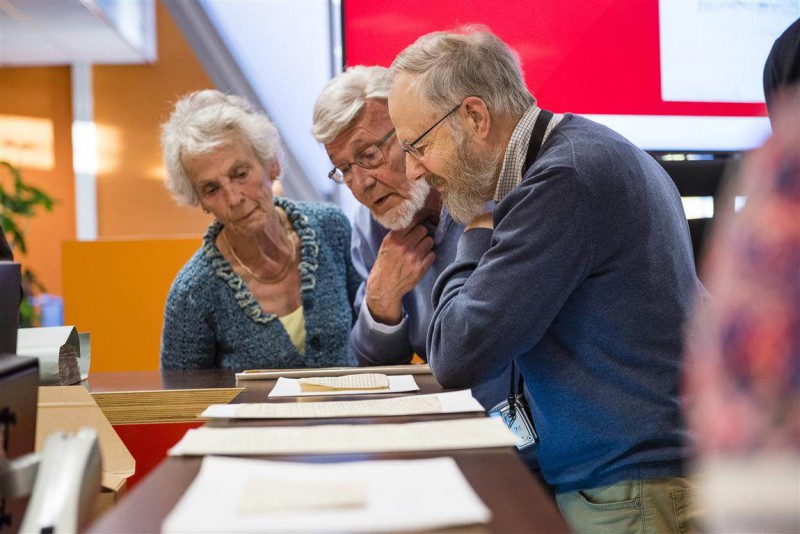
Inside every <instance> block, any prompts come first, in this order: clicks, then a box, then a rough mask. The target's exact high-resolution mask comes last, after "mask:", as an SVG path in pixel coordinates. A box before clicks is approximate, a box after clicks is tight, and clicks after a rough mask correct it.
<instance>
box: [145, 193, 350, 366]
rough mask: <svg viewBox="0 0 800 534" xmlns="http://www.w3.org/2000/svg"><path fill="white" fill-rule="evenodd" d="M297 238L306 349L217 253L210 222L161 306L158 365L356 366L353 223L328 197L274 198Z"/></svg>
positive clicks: (216, 227)
mask: <svg viewBox="0 0 800 534" xmlns="http://www.w3.org/2000/svg"><path fill="white" fill-rule="evenodd" d="M274 202H275V205H277V206H280V207H281V208H283V210H284V211H285V212H286V214H287V215H288V217H289V221H291V223H292V226H293V228H294V230H295V232H296V233H297V235H298V236H299V237H300V244H301V245H300V263H299V267H298V269H299V270H300V290H301V298H302V302H303V316H304V318H305V323H306V346H305V354H300V353H299V352H298V351H297V349H296V348H295V347H294V345H293V344H292V341H291V339H290V338H289V334H288V333H287V332H286V330H285V329H284V327H283V324H282V323H281V322H280V320H279V319H278V317H277V316H276V315H272V314H265V313H264V312H263V311H262V310H261V307H260V306H259V304H258V301H256V299H255V297H254V296H253V294H252V293H251V292H250V290H249V289H248V288H247V285H246V284H245V282H244V280H242V278H241V277H239V275H237V274H236V273H235V272H234V270H233V268H232V267H231V265H230V263H228V261H227V260H226V259H225V258H224V257H223V256H222V254H221V253H220V251H219V249H218V248H217V246H216V244H215V243H214V241H215V239H216V237H217V236H218V235H219V233H220V232H221V231H222V228H223V225H222V224H221V223H220V222H219V221H214V222H213V223H212V224H211V225H210V226H209V228H208V231H207V232H206V234H205V236H204V237H203V244H202V246H201V248H200V250H198V251H197V252H195V254H194V255H193V256H192V258H191V259H190V260H189V261H188V262H187V263H186V265H184V266H183V268H182V269H181V270H180V272H179V273H178V275H177V277H176V278H175V281H174V282H173V283H172V288H171V289H170V292H169V296H168V297H167V305H166V310H165V312H164V328H163V331H162V336H161V369H164V370H176V369H179V370H185V369H209V368H224V369H232V370H236V371H240V370H243V369H264V368H290V367H328V366H347V365H355V364H356V361H355V358H354V357H353V355H352V354H351V353H350V352H349V347H348V337H349V333H350V328H351V327H352V324H353V320H354V314H353V306H352V302H353V299H354V296H355V293H356V290H357V289H358V286H359V284H360V283H361V282H362V280H361V277H360V276H359V275H358V273H356V271H355V269H354V268H353V264H352V262H351V260H350V223H349V221H348V220H347V218H346V217H345V216H344V214H343V213H342V212H341V210H339V208H337V207H336V206H334V205H332V204H323V203H317V202H298V203H295V202H293V201H291V200H289V199H286V198H282V197H275V199H274Z"/></svg>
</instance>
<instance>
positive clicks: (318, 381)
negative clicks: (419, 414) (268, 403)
mask: <svg viewBox="0 0 800 534" xmlns="http://www.w3.org/2000/svg"><path fill="white" fill-rule="evenodd" d="M377 376H382V377H383V378H384V379H385V380H382V379H381V380H380V381H379V379H377V378H375V377H377ZM362 377H367V378H366V379H364V378H362ZM370 377H371V378H370ZM309 381H311V382H309ZM387 384H388V387H387ZM307 388H310V389H312V391H309V390H308V389H307ZM409 391H419V386H418V385H417V383H416V382H415V381H414V377H413V376H411V375H397V376H388V377H387V376H385V375H374V374H366V375H364V374H362V375H352V376H340V377H330V378H323V377H312V378H299V379H298V378H284V377H281V378H279V379H278V381H277V382H276V383H275V386H274V387H273V388H272V391H270V392H269V395H268V396H269V397H303V396H312V395H313V396H317V395H370V394H376V393H406V392H409Z"/></svg>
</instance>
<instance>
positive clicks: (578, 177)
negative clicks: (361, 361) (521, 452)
mask: <svg viewBox="0 0 800 534" xmlns="http://www.w3.org/2000/svg"><path fill="white" fill-rule="evenodd" d="M389 113H390V116H391V119H392V122H393V125H394V127H395V128H396V133H395V135H396V136H397V138H398V140H399V142H400V146H401V148H402V149H403V150H404V151H405V152H406V173H407V174H408V176H409V178H411V179H418V180H420V181H423V180H425V181H427V182H428V183H429V184H431V185H432V186H433V187H435V188H436V189H437V190H439V191H440V192H441V193H442V202H443V205H444V206H445V207H446V208H447V210H448V211H449V212H450V214H451V215H452V216H453V218H454V219H455V220H457V221H461V222H464V223H466V227H465V230H464V234H463V236H462V237H461V239H460V240H459V244H458V254H457V256H456V259H455V260H454V262H453V264H452V265H451V266H450V267H448V268H447V269H446V270H445V271H444V272H443V273H442V275H441V276H440V277H439V279H438V280H437V282H436V284H435V286H434V290H433V294H432V300H433V306H434V312H433V317H432V319H431V326H430V330H429V332H428V352H427V354H428V361H429V363H430V366H431V370H432V371H433V374H434V376H435V377H436V379H437V381H438V382H439V383H440V384H441V385H442V386H445V387H450V388H464V387H470V386H472V385H473V384H475V383H477V382H480V381H482V380H485V379H486V378H487V377H494V376H497V375H498V374H500V373H503V372H505V371H506V369H507V368H509V367H510V368H511V369H514V367H518V368H519V370H520V372H521V374H522V376H523V377H524V385H522V384H520V385H519V386H516V387H515V385H513V384H512V385H511V387H510V388H509V390H510V391H509V398H515V397H514V396H513V395H516V394H523V392H524V395H525V398H526V399H527V401H528V402H527V406H529V407H530V414H526V411H525V406H524V405H523V406H522V408H521V409H522V412H521V413H522V414H523V415H529V416H530V418H531V419H532V422H530V421H527V420H525V418H522V420H523V422H524V423H526V424H527V423H531V424H532V426H533V427H535V432H536V434H538V438H539V439H538V441H537V442H536V443H535V445H534V448H535V451H536V455H537V458H538V460H539V464H540V466H541V470H542V474H543V475H544V478H545V480H546V481H547V482H548V483H549V484H551V485H552V486H554V487H555V491H556V501H557V502H558V505H559V509H560V510H561V512H562V514H563V515H564V518H565V519H566V521H567V523H568V525H569V526H570V528H571V530H572V531H573V532H629V533H635V532H641V533H644V532H686V531H689V530H691V529H692V528H693V527H694V522H695V521H696V519H697V515H696V510H695V509H694V508H693V506H692V505H693V494H694V483H693V481H692V480H691V478H690V477H688V476H686V475H687V474H688V472H687V460H688V459H689V458H688V456H687V446H688V445H689V444H690V443H689V442H688V439H687V438H688V433H687V429H686V425H685V423H684V421H683V417H682V413H681V402H680V395H679V391H680V387H679V386H680V374H681V369H682V364H683V359H682V326H683V323H684V321H685V320H686V318H687V315H688V312H689V309H690V306H691V304H692V301H693V298H694V295H695V292H696V291H698V290H700V289H701V286H700V283H699V281H698V280H697V276H696V274H695V268H694V260H693V255H692V247H691V240H690V238H689V231H688V225H687V223H686V219H685V216H684V213H683V209H682V205H681V199H680V195H679V193H678V191H677V188H676V187H675V185H674V183H673V182H672V180H671V179H670V177H669V176H668V175H667V174H666V172H665V171H664V169H662V168H661V166H660V165H659V164H658V163H657V162H656V161H655V160H654V159H653V158H652V157H650V156H649V155H648V154H646V153H645V152H644V151H642V150H641V149H640V148H638V147H636V146H634V145H633V144H632V143H631V142H630V141H628V140H627V139H625V138H623V137H622V136H621V135H619V134H617V133H616V132H613V131H612V130H610V129H609V128H606V127H604V126H602V125H600V124H597V123H594V122H592V121H591V120H589V119H586V118H583V117H580V116H578V115H573V114H570V113H564V114H555V113H551V112H549V111H546V110H544V109H542V108H541V107H539V106H538V105H537V103H536V100H535V99H534V97H533V95H532V94H530V92H529V91H528V89H527V87H526V86H525V82H524V79H523V76H522V71H521V69H520V65H519V62H518V60H517V58H516V55H515V54H514V53H513V51H512V50H511V49H510V48H509V47H508V46H507V45H506V44H505V43H503V42H502V41H501V40H500V39H498V38H497V36H495V35H493V34H491V33H490V32H489V31H488V30H486V29H485V28H481V27H468V28H464V29H462V30H460V31H456V32H435V33H431V34H428V35H424V36H422V37H420V38H419V39H418V40H417V41H416V42H415V43H414V44H412V45H411V46H409V47H408V48H406V49H405V50H404V51H403V52H401V53H400V55H398V56H397V58H396V59H395V60H394V62H393V63H392V67H391V70H390V89H389ZM515 392H516V393H515ZM509 412H510V409H509ZM510 419H512V420H514V416H513V415H512V416H511V417H510ZM509 426H512V425H509ZM520 426H521V425H520Z"/></svg>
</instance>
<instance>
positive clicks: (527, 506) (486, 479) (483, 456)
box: [90, 371, 569, 533]
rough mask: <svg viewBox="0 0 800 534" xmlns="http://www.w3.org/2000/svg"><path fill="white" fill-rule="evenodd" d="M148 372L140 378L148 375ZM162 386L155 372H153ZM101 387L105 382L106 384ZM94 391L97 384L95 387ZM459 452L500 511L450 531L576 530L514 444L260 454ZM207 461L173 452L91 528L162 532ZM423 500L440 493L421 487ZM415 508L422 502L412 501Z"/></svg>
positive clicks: (222, 383)
mask: <svg viewBox="0 0 800 534" xmlns="http://www.w3.org/2000/svg"><path fill="white" fill-rule="evenodd" d="M144 378H145V377H134V379H144ZM146 378H147V379H148V380H151V382H150V383H149V384H150V385H155V384H156V382H155V380H156V379H155V377H154V376H150V377H146ZM415 379H416V381H417V384H418V385H419V386H420V393H438V392H441V391H443V389H442V388H441V386H439V384H438V383H436V381H435V379H434V378H433V377H432V376H430V375H417V376H415ZM160 381H161V385H162V387H170V388H172V387H174V388H177V389H192V388H193V387H196V384H200V383H202V384H204V386H203V387H213V386H214V385H218V387H243V388H244V391H243V392H242V393H241V394H239V395H238V396H237V397H236V398H235V399H234V400H233V402H234V403H239V402H266V401H267V394H268V393H269V391H270V390H271V389H272V387H273V386H274V384H275V381H274V380H248V381H239V382H238V383H237V382H236V381H235V379H234V378H233V375H232V374H231V373H227V372H225V371H211V372H192V373H172V372H171V373H164V374H163V376H162V377H161V378H160ZM98 387H100V386H98ZM92 390H93V391H94V384H93V385H92ZM386 397H387V395H367V396H362V395H359V396H357V398H359V399H366V398H386ZM308 398H309V397H303V398H297V397H284V398H278V399H270V402H302V401H303V400H304V399H308ZM348 398H350V399H353V398H356V397H355V396H353V397H346V396H345V397H340V396H337V397H315V398H314V399H315V400H322V401H332V400H347V399H348ZM464 417H482V415H481V414H441V415H424V416H403V417H379V418H376V417H358V418H341V419H312V420H269V421H266V420H246V421H242V420H215V421H212V422H210V423H209V424H210V425H213V426H286V425H313V424H334V423H348V424H372V423H402V422H411V421H430V420H440V419H453V418H464ZM441 456H451V457H452V458H454V459H455V461H456V463H457V464H458V466H459V468H460V469H461V470H462V472H463V473H464V476H465V477H466V478H467V480H468V481H469V482H470V484H471V485H472V487H473V489H474V490H475V491H476V493H477V494H478V495H479V496H480V497H481V499H483V501H484V503H486V505H487V506H488V507H489V508H490V509H491V510H492V515H493V517H492V521H491V522H490V523H489V524H487V525H472V526H470V527H467V528H460V529H448V532H449V531H454V532H455V531H457V532H503V533H505V532H548V533H550V532H569V531H568V529H567V526H566V524H565V523H564V521H563V519H562V518H561V515H560V514H559V512H558V509H557V507H556V505H555V503H554V501H553V499H552V497H551V496H550V495H549V494H548V492H547V491H546V490H545V489H544V488H543V487H542V486H541V485H540V484H539V482H538V481H537V480H536V479H535V478H534V476H533V475H532V474H531V473H530V472H529V470H528V468H527V467H526V466H525V464H523V463H522V461H521V460H520V459H519V457H518V456H517V454H516V452H515V451H514V449H513V448H510V447H506V448H492V449H469V450H454V451H430V452H405V453H380V454H330V455H291V456H289V455H272V456H268V457H267V456H263V457H259V458H265V459H266V458H268V459H270V460H284V461H301V462H313V463H326V462H343V461H356V460H388V459H392V460H395V459H420V458H436V457H441ZM201 461H202V459H201V458H192V457H171V458H167V459H166V460H165V461H163V462H161V464H160V465H159V466H158V467H157V468H156V469H155V470H154V471H153V472H152V473H150V475H149V476H148V477H147V478H145V479H144V480H143V481H141V482H140V483H139V484H138V485H137V486H136V487H135V488H134V489H133V490H132V491H131V492H130V493H129V494H128V495H127V496H126V497H125V498H123V499H122V501H121V502H120V503H119V504H118V505H117V506H116V507H115V508H114V509H112V510H111V511H110V512H109V513H108V514H106V515H105V516H103V517H101V518H100V520H99V521H97V522H96V523H94V524H93V525H91V527H90V532H113V533H125V532H137V533H138V532H158V531H159V530H160V528H161V523H162V522H163V520H164V518H165V517H166V516H167V515H168V514H169V512H170V511H171V510H172V508H173V507H174V506H175V504H176V503H177V502H178V500H179V499H180V497H181V496H182V495H183V493H184V492H185V491H186V488H187V487H188V486H189V485H190V484H191V482H192V480H194V477H195V476H196V475H197V473H198V471H199V469H200V464H201ZM419 498H420V499H430V498H435V496H432V495H427V494H426V492H425V488H422V487H421V488H420V492H419ZM408 507H409V512H412V513H413V509H414V503H413V502H411V503H408Z"/></svg>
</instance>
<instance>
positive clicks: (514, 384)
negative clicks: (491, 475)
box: [508, 109, 553, 421]
mask: <svg viewBox="0 0 800 534" xmlns="http://www.w3.org/2000/svg"><path fill="white" fill-rule="evenodd" d="M552 118H553V113H552V112H550V111H547V110H546V109H542V110H541V111H539V115H538V116H537V117H536V121H535V122H534V123H533V131H532V132H531V140H530V142H529V143H528V154H527V156H525V165H524V166H523V167H522V174H525V173H526V172H527V171H528V169H530V168H531V165H533V164H534V163H535V162H536V158H537V157H539V151H540V150H541V149H542V144H543V143H544V134H545V133H547V126H548V125H549V124H550V120H551V119H552ZM516 367H517V366H516V365H515V364H514V360H511V384H510V387H509V391H508V414H509V416H510V417H511V419H512V420H514V418H515V417H516V405H515V402H514V401H515V400H516V396H517V395H518V394H519V395H522V398H523V399H524V398H525V396H524V388H525V379H524V378H523V377H522V372H520V374H519V378H517V377H516V376H515V375H516V374H517V373H516V371H517V369H516ZM523 406H524V407H525V409H526V410H528V411H530V410H529V409H528V407H527V403H525V404H523ZM528 416H530V413H528ZM532 420H533V418H531V421H532Z"/></svg>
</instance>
